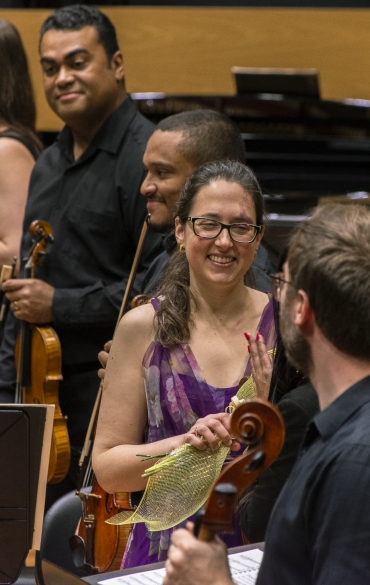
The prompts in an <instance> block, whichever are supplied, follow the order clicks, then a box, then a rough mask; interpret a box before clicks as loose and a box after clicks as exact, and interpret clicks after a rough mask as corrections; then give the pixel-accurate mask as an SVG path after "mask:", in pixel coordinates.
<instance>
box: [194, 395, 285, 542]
mask: <svg viewBox="0 0 370 585" xmlns="http://www.w3.org/2000/svg"><path fill="white" fill-rule="evenodd" d="M231 433H232V436H233V437H235V439H236V440H237V441H240V442H242V443H244V444H245V445H247V447H248V449H247V450H246V451H245V452H244V453H243V455H240V456H239V457H237V458H236V459H235V460H234V461H233V462H231V463H230V464H229V465H228V466H227V467H226V468H225V469H224V470H223V471H222V473H221V474H220V476H219V477H218V479H217V480H216V481H215V483H214V485H213V488H212V492H211V495H210V496H209V498H208V500H207V503H206V504H205V507H204V509H202V511H201V512H200V515H199V517H198V521H197V522H196V525H195V535H196V536H198V538H199V539H200V540H205V541H210V540H213V538H214V536H215V535H216V534H217V533H218V532H228V533H232V532H234V526H233V515H234V510H235V508H236V505H237V503H238V500H239V498H240V496H241V494H242V493H243V492H244V490H245V489H246V488H247V487H248V486H249V485H250V484H251V483H253V482H254V481H255V480H256V479H257V477H258V476H259V474H260V473H261V472H262V471H264V470H265V469H267V468H268V467H269V466H270V465H271V464H272V463H273V462H274V461H275V459H276V457H277V456H278V455H279V453H280V451H281V449H282V446H283V443H284V437H285V429H284V422H283V419H282V416H281V414H280V412H279V411H278V409H277V408H276V406H274V405H273V404H271V403H270V402H267V401H265V400H262V399H259V398H255V399H253V400H247V401H245V402H242V403H241V404H240V405H239V406H238V407H236V408H235V410H234V412H233V414H232V415H231Z"/></svg>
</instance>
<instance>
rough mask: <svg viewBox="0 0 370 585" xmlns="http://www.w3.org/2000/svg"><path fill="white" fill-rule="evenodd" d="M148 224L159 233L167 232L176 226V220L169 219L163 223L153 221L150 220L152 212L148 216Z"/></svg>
mask: <svg viewBox="0 0 370 585" xmlns="http://www.w3.org/2000/svg"><path fill="white" fill-rule="evenodd" d="M147 221H148V226H149V229H150V230H151V231H152V232H156V233H157V234H166V233H167V232H169V231H170V230H171V229H172V228H173V227H174V223H175V222H174V221H167V222H162V223H153V222H152V221H151V220H150V214H149V217H148V220H147Z"/></svg>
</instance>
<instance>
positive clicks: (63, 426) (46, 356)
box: [15, 326, 71, 483]
mask: <svg viewBox="0 0 370 585" xmlns="http://www.w3.org/2000/svg"><path fill="white" fill-rule="evenodd" d="M19 351H20V339H19V338H18V339H17V342H16V346H15V359H16V363H18V359H19ZM61 361H62V360H61V348H60V342H59V339H58V337H57V335H56V333H55V331H54V329H52V328H51V327H45V326H42V327H41V326H33V327H32V330H31V372H32V383H31V386H22V400H23V402H24V403H26V404H54V405H55V411H54V423H53V434H52V440H51V447H50V461H49V470H48V483H59V482H60V481H62V480H63V479H64V477H65V476H66V475H67V473H68V469H69V464H70V459H71V449H70V444H69V437H68V431H67V422H66V421H67V419H66V417H65V416H63V414H62V411H61V409H60V405H59V392H58V386H59V382H60V381H61V380H62V379H63V378H62V374H61V366H62V364H61Z"/></svg>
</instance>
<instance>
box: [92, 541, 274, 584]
mask: <svg viewBox="0 0 370 585" xmlns="http://www.w3.org/2000/svg"><path fill="white" fill-rule="evenodd" d="M262 557H263V552H262V551H261V550H259V549H257V548H255V549H253V550H247V551H244V552H241V553H234V554H232V555H229V557H228V559H229V564H230V570H231V576H232V579H233V581H234V583H236V585H254V584H255V582H256V580H257V575H258V571H259V568H260V564H261V562H262ZM165 574H166V569H155V570H154V571H146V572H145V573H134V574H132V575H123V576H122V577H114V578H113V579H105V580H104V581H99V583H102V584H104V585H162V583H163V578H164V576H165Z"/></svg>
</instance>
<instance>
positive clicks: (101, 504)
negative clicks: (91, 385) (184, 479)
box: [69, 218, 148, 574]
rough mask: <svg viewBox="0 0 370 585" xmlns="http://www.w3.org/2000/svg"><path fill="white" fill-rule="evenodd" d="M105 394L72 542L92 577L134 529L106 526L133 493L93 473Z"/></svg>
mask: <svg viewBox="0 0 370 585" xmlns="http://www.w3.org/2000/svg"><path fill="white" fill-rule="evenodd" d="M147 219H148V218H146V220H145V222H144V225H143V228H142V230H141V235H140V239H139V243H138V246H137V249H136V253H135V257H134V260H133V263H132V267H131V271H130V276H129V279H128V282H127V286H126V290H125V294H124V297H123V301H122V305H121V309H120V312H119V315H118V319H117V324H116V328H117V326H118V323H119V322H120V320H121V318H122V316H123V314H124V313H125V311H126V308H127V305H128V300H129V296H130V293H131V290H132V286H133V283H134V280H135V275H136V272H137V267H138V265H139V260H140V256H141V253H142V250H143V246H144V242H145V237H146V234H147V230H148V224H147ZM146 298H147V297H146ZM102 391H103V382H101V383H100V387H99V390H98V394H97V397H96V401H95V405H94V409H93V413H92V416H91V419H90V424H89V428H88V430H87V435H86V440H85V444H84V447H83V449H82V453H81V458H80V470H81V471H80V481H79V484H80V485H79V488H78V489H77V492H76V495H77V496H78V497H79V498H80V499H81V504H82V517H81V519H80V521H79V523H78V526H77V529H76V533H75V534H74V535H73V536H71V538H70V539H69V546H70V549H71V553H72V558H73V562H74V564H75V565H76V566H77V567H78V568H81V569H84V570H85V571H86V572H87V573H89V574H94V573H104V572H107V571H115V570H118V569H119V568H120V566H121V561H122V557H123V553H124V551H125V548H126V544H127V540H128V537H129V535H130V532H131V529H132V526H131V525H120V526H117V525H112V524H106V520H109V518H111V517H112V516H115V515H116V514H118V513H119V512H122V511H123V510H134V504H133V502H132V498H131V493H129V492H120V493H116V494H108V493H107V492H106V491H104V490H103V489H102V487H101V486H100V485H99V483H98V482H97V480H96V478H95V475H94V473H93V469H92V462H91V459H92V450H93V445H94V437H95V429H96V425H97V421H98V415H99V407H100V401H101V396H102Z"/></svg>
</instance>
